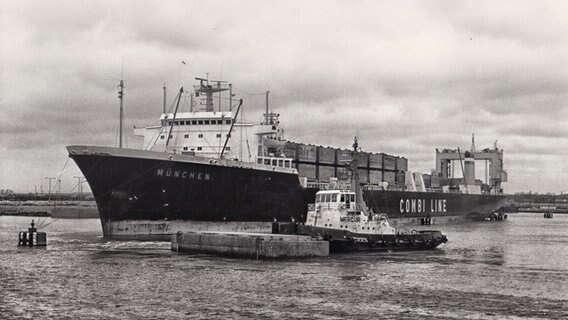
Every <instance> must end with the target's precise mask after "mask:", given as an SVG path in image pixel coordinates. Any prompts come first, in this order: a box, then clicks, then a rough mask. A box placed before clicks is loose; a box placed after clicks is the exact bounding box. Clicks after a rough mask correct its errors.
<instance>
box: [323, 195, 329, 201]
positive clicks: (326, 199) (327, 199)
mask: <svg viewBox="0 0 568 320" xmlns="http://www.w3.org/2000/svg"><path fill="white" fill-rule="evenodd" d="M329 196H330V194H326V195H325V200H324V201H325V202H329V198H330V197H329Z"/></svg>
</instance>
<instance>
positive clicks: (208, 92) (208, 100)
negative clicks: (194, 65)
mask: <svg viewBox="0 0 568 320" xmlns="http://www.w3.org/2000/svg"><path fill="white" fill-rule="evenodd" d="M195 80H199V85H196V86H194V87H193V88H194V90H195V94H196V95H198V94H200V93H204V94H205V112H215V108H214V107H213V94H214V93H217V92H222V91H227V90H229V88H228V87H227V86H226V85H224V83H226V81H217V80H209V79H204V78H195ZM209 81H211V82H216V83H217V86H215V87H214V86H212V85H210V84H209ZM219 96H220V94H219ZM220 104H221V100H220V97H219V111H221V105H220Z"/></svg>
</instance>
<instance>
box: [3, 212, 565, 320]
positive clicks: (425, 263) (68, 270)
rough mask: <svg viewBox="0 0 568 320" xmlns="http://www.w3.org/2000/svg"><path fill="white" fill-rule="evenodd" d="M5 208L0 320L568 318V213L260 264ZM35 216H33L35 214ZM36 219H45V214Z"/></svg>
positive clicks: (89, 222)
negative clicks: (29, 241) (21, 235)
mask: <svg viewBox="0 0 568 320" xmlns="http://www.w3.org/2000/svg"><path fill="white" fill-rule="evenodd" d="M30 219H31V218H28V217H8V216H0V318H1V319H20V318H24V319H25V318H34V319H47V318H49V319H140V318H146V319H148V318H151V319H194V318H197V319H417V318H421V319H568V215H560V214H557V215H555V216H554V218H553V219H543V216H542V215H541V214H530V213H522V214H512V215H509V220H507V221H504V222H469V223H462V224H454V225H445V226H433V228H434V227H435V228H436V229H439V230H441V231H443V233H444V234H446V235H447V236H448V239H449V242H448V243H446V244H444V245H442V246H440V247H439V248H437V249H436V250H433V251H425V252H404V253H398V252H397V253H389V252H383V253H362V254H360V253H353V254H341V255H333V256H330V257H328V258H316V259H305V260H285V261H255V260H240V259H231V258H222V257H216V256H211V255H189V254H178V253H175V252H172V251H170V244H169V242H136V241H131V242H123V241H122V242H121V241H110V240H107V239H103V238H102V232H101V227H100V222H99V221H98V220H97V219H83V220H79V219H61V220H57V221H52V220H51V219H50V218H48V219H47V220H46V221H45V222H46V224H48V223H51V222H53V223H51V224H50V225H48V226H47V227H44V228H43V229H42V230H40V231H45V232H47V238H48V246H47V247H46V248H25V247H18V246H17V233H18V231H23V230H26V229H27V227H28V224H29V222H30ZM35 219H36V222H38V218H35ZM40 222H41V221H40Z"/></svg>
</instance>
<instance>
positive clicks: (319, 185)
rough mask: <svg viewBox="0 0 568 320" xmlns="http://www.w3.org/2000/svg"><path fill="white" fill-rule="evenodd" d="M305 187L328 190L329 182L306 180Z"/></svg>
mask: <svg viewBox="0 0 568 320" xmlns="http://www.w3.org/2000/svg"><path fill="white" fill-rule="evenodd" d="M307 187H308V188H310V189H318V190H329V182H320V181H308V183H307Z"/></svg>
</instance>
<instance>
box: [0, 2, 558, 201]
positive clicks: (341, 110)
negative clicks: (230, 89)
mask: <svg viewBox="0 0 568 320" xmlns="http://www.w3.org/2000/svg"><path fill="white" fill-rule="evenodd" d="M567 21H568V3H567V2H565V1H560V0H559V1H478V0H476V1H450V0H448V1H329V0H327V1H295V0H289V1H214V0H213V1H140V0H138V1H88V2H86V1H8V0H0V167H1V168H0V189H12V190H15V191H17V192H28V191H31V192H33V191H34V190H35V189H37V190H38V191H39V190H40V188H42V189H43V190H44V191H46V190H47V189H48V187H47V186H48V179H45V178H47V177H61V180H62V182H61V192H70V191H76V185H77V179H76V178H74V177H75V176H80V175H81V173H80V172H79V170H78V169H77V167H76V165H75V164H74V163H73V161H72V160H69V161H68V157H67V152H66V149H65V146H67V145H73V144H88V145H103V146H116V145H117V132H118V114H119V100H118V98H117V85H118V81H119V79H121V78H123V79H124V80H125V86H126V89H125V90H126V95H125V99H124V108H125V116H126V127H127V140H126V141H127V142H126V143H127V145H128V143H130V144H131V145H132V144H134V138H132V133H133V130H132V128H133V126H135V125H136V126H145V125H151V124H157V123H158V118H159V116H160V113H161V110H162V99H163V93H162V91H163V89H162V87H163V85H164V83H165V84H166V86H167V88H168V104H171V102H172V100H173V97H174V96H175V92H176V91H177V90H178V88H179V87H180V86H185V87H186V88H187V87H191V86H192V85H193V84H195V82H194V81H193V78H194V77H205V76H206V75H208V76H209V77H210V78H213V79H223V80H227V81H229V82H231V83H232V84H233V86H234V88H235V93H236V96H237V98H242V99H243V100H244V106H245V109H244V110H245V112H246V117H247V119H250V120H253V121H256V120H260V119H261V117H262V112H263V108H264V103H265V96H264V95H263V92H265V91H267V90H269V91H270V107H271V109H272V110H273V111H275V112H278V113H280V115H281V116H280V120H281V124H282V126H283V128H284V129H285V133H286V136H287V138H288V139H289V140H292V141H298V142H305V143H313V144H317V145H323V146H334V147H341V148H350V147H351V144H352V141H353V137H354V136H355V135H358V136H359V142H360V146H361V147H362V149H363V150H365V151H370V152H385V153H388V154H393V155H398V156H404V157H406V158H408V163H409V169H410V170H412V171H420V172H430V171H431V170H432V169H433V168H434V167H435V149H436V148H439V149H442V148H452V149H454V148H457V147H460V148H462V149H469V147H470V145H471V135H472V133H475V139H476V140H475V144H476V147H477V148H478V149H481V148H484V147H493V144H494V142H495V141H496V140H497V145H498V147H499V148H501V149H503V150H504V166H505V169H506V170H507V172H508V176H509V181H508V182H506V183H505V184H504V188H505V192H508V193H514V192H520V191H532V192H540V193H543V192H553V193H560V192H567V191H568V161H565V160H566V159H567V158H568V151H567V150H568V108H567V101H568V22H567ZM182 61H183V62H185V63H182ZM131 145H128V146H131ZM53 183H55V182H53ZM52 188H53V186H52Z"/></svg>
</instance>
